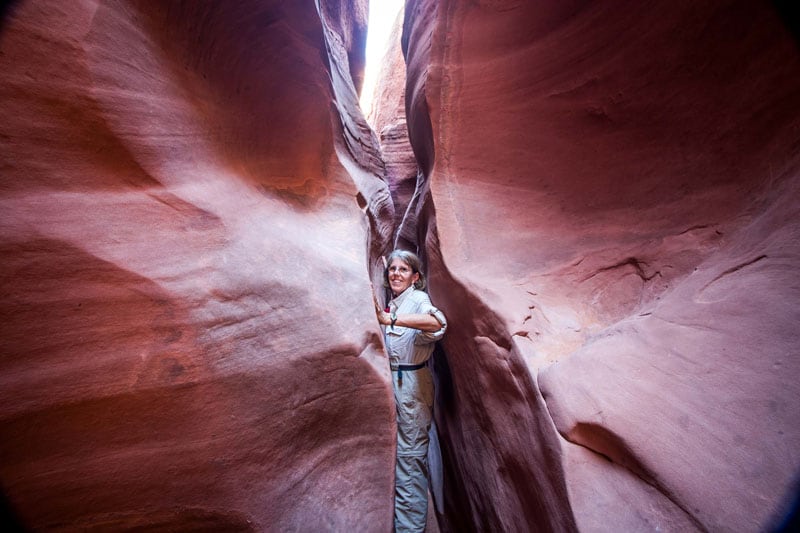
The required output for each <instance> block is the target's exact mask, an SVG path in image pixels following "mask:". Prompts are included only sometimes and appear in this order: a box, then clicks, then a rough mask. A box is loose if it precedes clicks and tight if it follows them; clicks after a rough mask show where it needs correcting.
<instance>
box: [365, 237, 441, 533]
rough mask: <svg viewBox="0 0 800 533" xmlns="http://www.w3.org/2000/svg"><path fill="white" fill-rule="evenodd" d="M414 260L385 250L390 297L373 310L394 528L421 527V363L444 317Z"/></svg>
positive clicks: (425, 414) (425, 421)
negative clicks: (387, 381)
mask: <svg viewBox="0 0 800 533" xmlns="http://www.w3.org/2000/svg"><path fill="white" fill-rule="evenodd" d="M420 270H421V265H420V260H419V258H418V257H417V256H416V255H414V254H413V253H411V252H407V251H405V250H395V251H393V252H392V253H391V254H389V258H388V260H387V267H386V272H385V276H384V278H385V279H384V284H385V285H386V286H387V287H388V288H389V289H390V290H391V292H392V299H391V300H390V301H389V303H388V305H387V306H386V308H385V309H381V307H380V305H379V304H378V300H377V298H376V299H375V311H376V313H377V315H378V321H379V322H380V323H381V324H383V325H384V326H386V327H385V328H384V334H385V337H384V338H385V341H386V350H387V351H388V354H389V363H390V365H391V368H392V385H393V388H394V401H395V406H396V408H397V463H396V466H395V503H394V527H395V531H398V532H400V531H423V530H424V529H425V522H426V519H427V513H428V464H427V455H428V430H429V429H430V425H431V408H432V406H433V378H432V377H431V373H430V370H428V368H427V367H426V362H427V361H428V358H429V357H430V356H431V352H432V351H433V344H434V343H435V342H436V341H438V340H439V339H441V338H442V336H443V335H444V331H445V329H447V321H446V320H445V317H444V315H443V314H442V312H441V311H439V310H438V309H437V308H435V307H434V306H433V305H431V301H430V298H428V295H427V294H426V293H425V292H423V290H422V289H424V288H425V278H424V277H423V275H422V272H421V271H420Z"/></svg>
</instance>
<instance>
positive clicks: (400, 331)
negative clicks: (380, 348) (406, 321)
mask: <svg viewBox="0 0 800 533" xmlns="http://www.w3.org/2000/svg"><path fill="white" fill-rule="evenodd" d="M389 308H390V309H391V310H392V311H394V312H395V313H398V314H407V313H410V314H429V315H432V316H433V317H435V318H436V320H438V321H439V323H440V324H441V325H442V327H441V328H439V329H438V330H437V331H432V332H430V331H421V330H418V329H414V328H406V327H401V326H395V327H394V328H392V327H391V326H384V334H385V341H386V350H387V352H388V353H389V362H390V363H391V365H392V368H395V367H396V366H397V365H416V364H419V363H424V362H425V361H427V360H428V358H429V357H430V356H431V353H432V352H433V344H434V343H435V342H436V341H438V340H439V339H441V338H442V337H443V336H444V332H445V330H446V329H447V319H445V316H444V313H442V312H441V311H440V310H439V309H437V308H436V307H434V306H433V304H431V300H430V298H429V297H428V294H427V293H425V292H424V291H420V290H417V289H415V288H414V286H413V285H412V286H411V287H409V288H408V289H406V290H405V291H403V292H402V294H400V295H399V296H397V297H396V298H394V299H392V300H391V301H390V302H389Z"/></svg>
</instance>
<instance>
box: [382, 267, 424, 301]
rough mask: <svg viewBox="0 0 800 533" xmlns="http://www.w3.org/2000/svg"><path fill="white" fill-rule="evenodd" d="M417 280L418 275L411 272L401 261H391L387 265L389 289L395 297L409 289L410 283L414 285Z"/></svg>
mask: <svg viewBox="0 0 800 533" xmlns="http://www.w3.org/2000/svg"><path fill="white" fill-rule="evenodd" d="M418 279H419V274H418V273H415V272H414V271H413V270H411V267H410V266H408V264H406V263H405V262H404V261H403V260H401V259H399V258H394V259H392V262H391V263H390V264H389V288H390V289H392V293H393V294H394V295H395V296H397V295H399V294H400V293H401V292H403V291H404V290H406V289H407V288H409V287H410V286H411V284H412V283H416V282H417V280H418Z"/></svg>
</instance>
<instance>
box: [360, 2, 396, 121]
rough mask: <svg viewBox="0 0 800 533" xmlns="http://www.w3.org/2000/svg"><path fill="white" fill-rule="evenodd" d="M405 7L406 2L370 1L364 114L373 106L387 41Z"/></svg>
mask: <svg viewBox="0 0 800 533" xmlns="http://www.w3.org/2000/svg"><path fill="white" fill-rule="evenodd" d="M404 5H405V0H370V2H369V29H368V30H367V53H366V57H367V61H366V67H365V72H364V86H363V87H362V89H361V98H360V100H359V103H360V105H361V109H362V110H363V111H364V114H365V115H366V114H368V113H369V110H370V107H371V106H372V97H373V93H374V91H375V83H376V82H377V80H378V73H379V71H380V65H381V60H382V59H383V56H384V54H385V53H386V48H387V44H388V43H387V39H388V37H389V35H390V34H391V30H392V24H393V23H394V21H395V19H396V18H397V14H398V13H399V12H400V10H401V9H402V8H403V6H404Z"/></svg>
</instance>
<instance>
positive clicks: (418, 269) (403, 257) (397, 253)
mask: <svg viewBox="0 0 800 533" xmlns="http://www.w3.org/2000/svg"><path fill="white" fill-rule="evenodd" d="M395 259H399V260H400V261H402V262H403V263H405V264H407V265H408V266H410V267H411V270H412V272H413V273H414V274H419V279H418V280H417V281H416V282H415V283H414V288H415V289H419V290H423V289H424V288H425V275H424V274H423V273H422V261H420V260H419V257H417V254H415V253H413V252H409V251H408V250H394V251H393V252H392V253H390V254H389V257H387V258H386V269H385V270H384V271H383V286H384V287H388V286H389V265H391V264H392V261H394V260H395Z"/></svg>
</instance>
